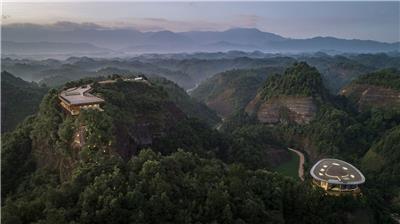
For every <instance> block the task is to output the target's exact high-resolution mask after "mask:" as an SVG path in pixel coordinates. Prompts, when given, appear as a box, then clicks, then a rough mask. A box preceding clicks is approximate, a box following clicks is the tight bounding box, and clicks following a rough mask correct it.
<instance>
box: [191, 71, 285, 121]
mask: <svg viewBox="0 0 400 224" xmlns="http://www.w3.org/2000/svg"><path fill="white" fill-rule="evenodd" d="M282 71H283V68H282V67H265V68H258V69H235V70H229V71H226V72H222V73H219V74H216V75H215V76H213V77H212V78H210V79H208V80H206V81H205V82H204V83H202V84H201V85H200V86H199V87H197V88H196V89H195V90H194V91H193V92H192V93H191V95H192V96H193V97H194V98H196V99H198V100H199V101H203V102H205V103H208V104H210V102H213V104H215V105H216V106H215V108H213V109H215V110H217V112H219V113H220V115H221V116H225V117H227V116H229V115H231V113H233V112H234V111H235V110H238V109H240V108H243V107H245V106H246V104H247V103H248V102H249V101H250V100H251V99H252V98H253V97H254V96H255V95H256V93H257V89H258V88H259V87H260V86H261V85H262V83H263V82H264V81H265V79H266V78H267V77H268V76H269V75H271V74H274V73H277V72H282ZM222 102H229V103H228V105H226V106H225V107H224V106H222V105H221V104H223V103H222ZM209 106H210V107H212V106H211V105H209Z"/></svg>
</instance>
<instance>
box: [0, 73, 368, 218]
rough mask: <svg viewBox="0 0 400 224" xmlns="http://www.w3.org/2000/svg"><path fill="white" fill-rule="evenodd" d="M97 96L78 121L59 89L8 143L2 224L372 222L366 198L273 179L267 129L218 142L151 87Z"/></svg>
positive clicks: (138, 84)
mask: <svg viewBox="0 0 400 224" xmlns="http://www.w3.org/2000/svg"><path fill="white" fill-rule="evenodd" d="M92 82H93V80H81V81H79V82H73V83H68V85H67V86H66V88H67V87H70V86H74V85H81V84H87V83H92ZM164 86H165V85H164ZM93 87H94V91H93V94H96V95H99V96H101V97H103V98H104V99H105V101H106V103H105V105H103V106H102V107H103V109H104V111H97V110H87V111H82V112H81V113H80V115H79V116H77V117H71V116H69V115H67V114H66V113H64V112H63V111H62V109H61V108H60V106H59V102H58V98H57V94H58V91H57V90H54V89H53V90H50V91H49V93H48V94H47V95H46V96H45V97H44V99H43V101H42V103H41V105H40V108H39V112H38V113H37V114H36V116H34V117H30V119H27V120H26V121H25V122H24V123H23V124H22V125H21V126H19V127H18V128H17V129H16V130H15V131H13V132H11V133H9V134H7V135H5V136H4V138H3V139H2V156H1V159H2V161H1V164H2V179H3V180H7V181H2V199H3V200H2V203H3V204H2V223H35V222H36V223H71V222H75V223H131V222H142V223H193V222H199V223H210V222H217V223H263V222H271V223H295V222H296V223H322V222H323V223H337V222H338V221H339V222H342V223H352V222H353V220H354V219H355V217H354V216H353V215H351V214H353V213H354V214H356V213H357V214H358V213H359V212H361V214H363V215H365V216H366V220H367V222H368V220H369V219H370V218H372V217H369V215H368V214H366V213H365V212H364V211H363V208H365V207H366V208H368V209H369V208H370V207H369V204H368V203H367V202H365V201H363V200H359V199H358V198H353V197H343V198H339V197H330V196H325V194H324V193H323V192H321V191H318V190H316V189H314V188H312V187H311V186H310V185H309V184H307V183H302V182H298V181H296V180H294V179H290V178H286V177H283V176H281V175H279V174H276V173H272V172H270V171H268V170H271V166H272V165H273V164H272V163H270V161H271V160H269V159H270V158H273V159H272V161H276V159H274V157H272V156H276V154H277V153H278V152H279V153H280V154H281V155H284V154H285V150H282V147H283V144H282V143H281V142H279V141H277V140H276V139H274V138H273V135H274V133H273V132H270V131H269V129H268V127H256V126H254V127H251V126H250V127H243V128H241V129H238V130H236V131H234V132H232V133H231V134H228V133H221V132H217V131H216V130H213V129H211V128H210V127H209V126H207V125H206V124H204V123H202V122H200V121H199V120H196V119H191V118H190V116H189V115H188V114H186V113H184V112H183V110H181V109H180V108H179V106H178V105H177V104H176V103H174V102H173V101H172V100H171V99H170V98H169V97H168V94H167V92H166V91H165V90H164V88H162V87H161V86H160V85H159V84H157V82H153V81H124V80H122V79H120V78H117V79H116V80H115V82H111V83H103V84H101V83H95V84H93ZM176 102H178V101H176ZM78 134H79V136H78ZM76 137H83V140H82V141H81V140H80V141H78V142H77V141H76ZM146 148H151V149H146ZM332 211H335V212H334V213H332Z"/></svg>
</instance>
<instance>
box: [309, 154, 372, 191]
mask: <svg viewBox="0 0 400 224" xmlns="http://www.w3.org/2000/svg"><path fill="white" fill-rule="evenodd" d="M310 173H311V176H312V177H313V183H314V184H315V185H317V186H319V187H321V188H323V189H325V190H326V191H331V192H359V188H358V185H360V184H362V183H364V182H365V177H364V175H363V174H362V173H361V172H360V171H359V170H358V169H357V168H356V167H354V166H353V165H351V164H349V163H347V162H345V161H342V160H338V159H321V160H320V161H318V162H317V163H316V164H315V165H314V166H313V167H312V168H311V170H310Z"/></svg>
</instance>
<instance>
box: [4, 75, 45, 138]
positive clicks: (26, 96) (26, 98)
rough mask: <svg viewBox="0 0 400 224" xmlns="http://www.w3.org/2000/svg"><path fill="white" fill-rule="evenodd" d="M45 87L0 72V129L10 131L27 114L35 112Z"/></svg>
mask: <svg viewBox="0 0 400 224" xmlns="http://www.w3.org/2000/svg"><path fill="white" fill-rule="evenodd" d="M47 90H48V89H47V88H46V87H40V86H39V85H37V84H36V83H33V82H32V83H29V82H26V81H24V80H22V79H20V78H17V77H15V76H14V75H12V74H10V73H8V72H7V71H3V72H2V73H1V95H2V101H1V131H2V132H7V131H11V130H13V129H14V128H15V126H17V124H18V123H20V122H21V121H22V120H24V119H25V117H27V116H28V115H33V114H34V113H36V111H37V109H38V106H39V104H40V101H41V100H42V97H43V96H44V94H45V93H46V92H47Z"/></svg>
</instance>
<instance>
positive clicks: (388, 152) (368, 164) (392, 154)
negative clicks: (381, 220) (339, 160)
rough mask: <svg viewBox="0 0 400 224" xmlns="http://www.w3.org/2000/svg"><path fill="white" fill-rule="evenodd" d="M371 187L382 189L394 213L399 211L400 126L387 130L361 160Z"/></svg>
mask: <svg viewBox="0 0 400 224" xmlns="http://www.w3.org/2000/svg"><path fill="white" fill-rule="evenodd" d="M361 165H362V168H363V169H364V170H365V171H366V172H367V178H370V179H373V180H374V181H373V182H372V183H370V185H371V187H373V188H375V189H378V190H382V191H383V192H384V194H383V198H384V199H385V200H386V201H387V202H388V204H389V205H390V209H391V210H392V211H393V212H394V213H398V212H400V201H399V197H400V188H399V186H400V126H397V127H395V128H393V129H391V130H389V131H388V132H387V133H386V134H385V135H384V136H383V137H382V138H381V139H380V140H379V141H377V142H376V143H375V144H374V145H372V146H371V148H370V149H369V150H368V152H367V153H366V154H365V155H364V156H363V158H362V160H361Z"/></svg>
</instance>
